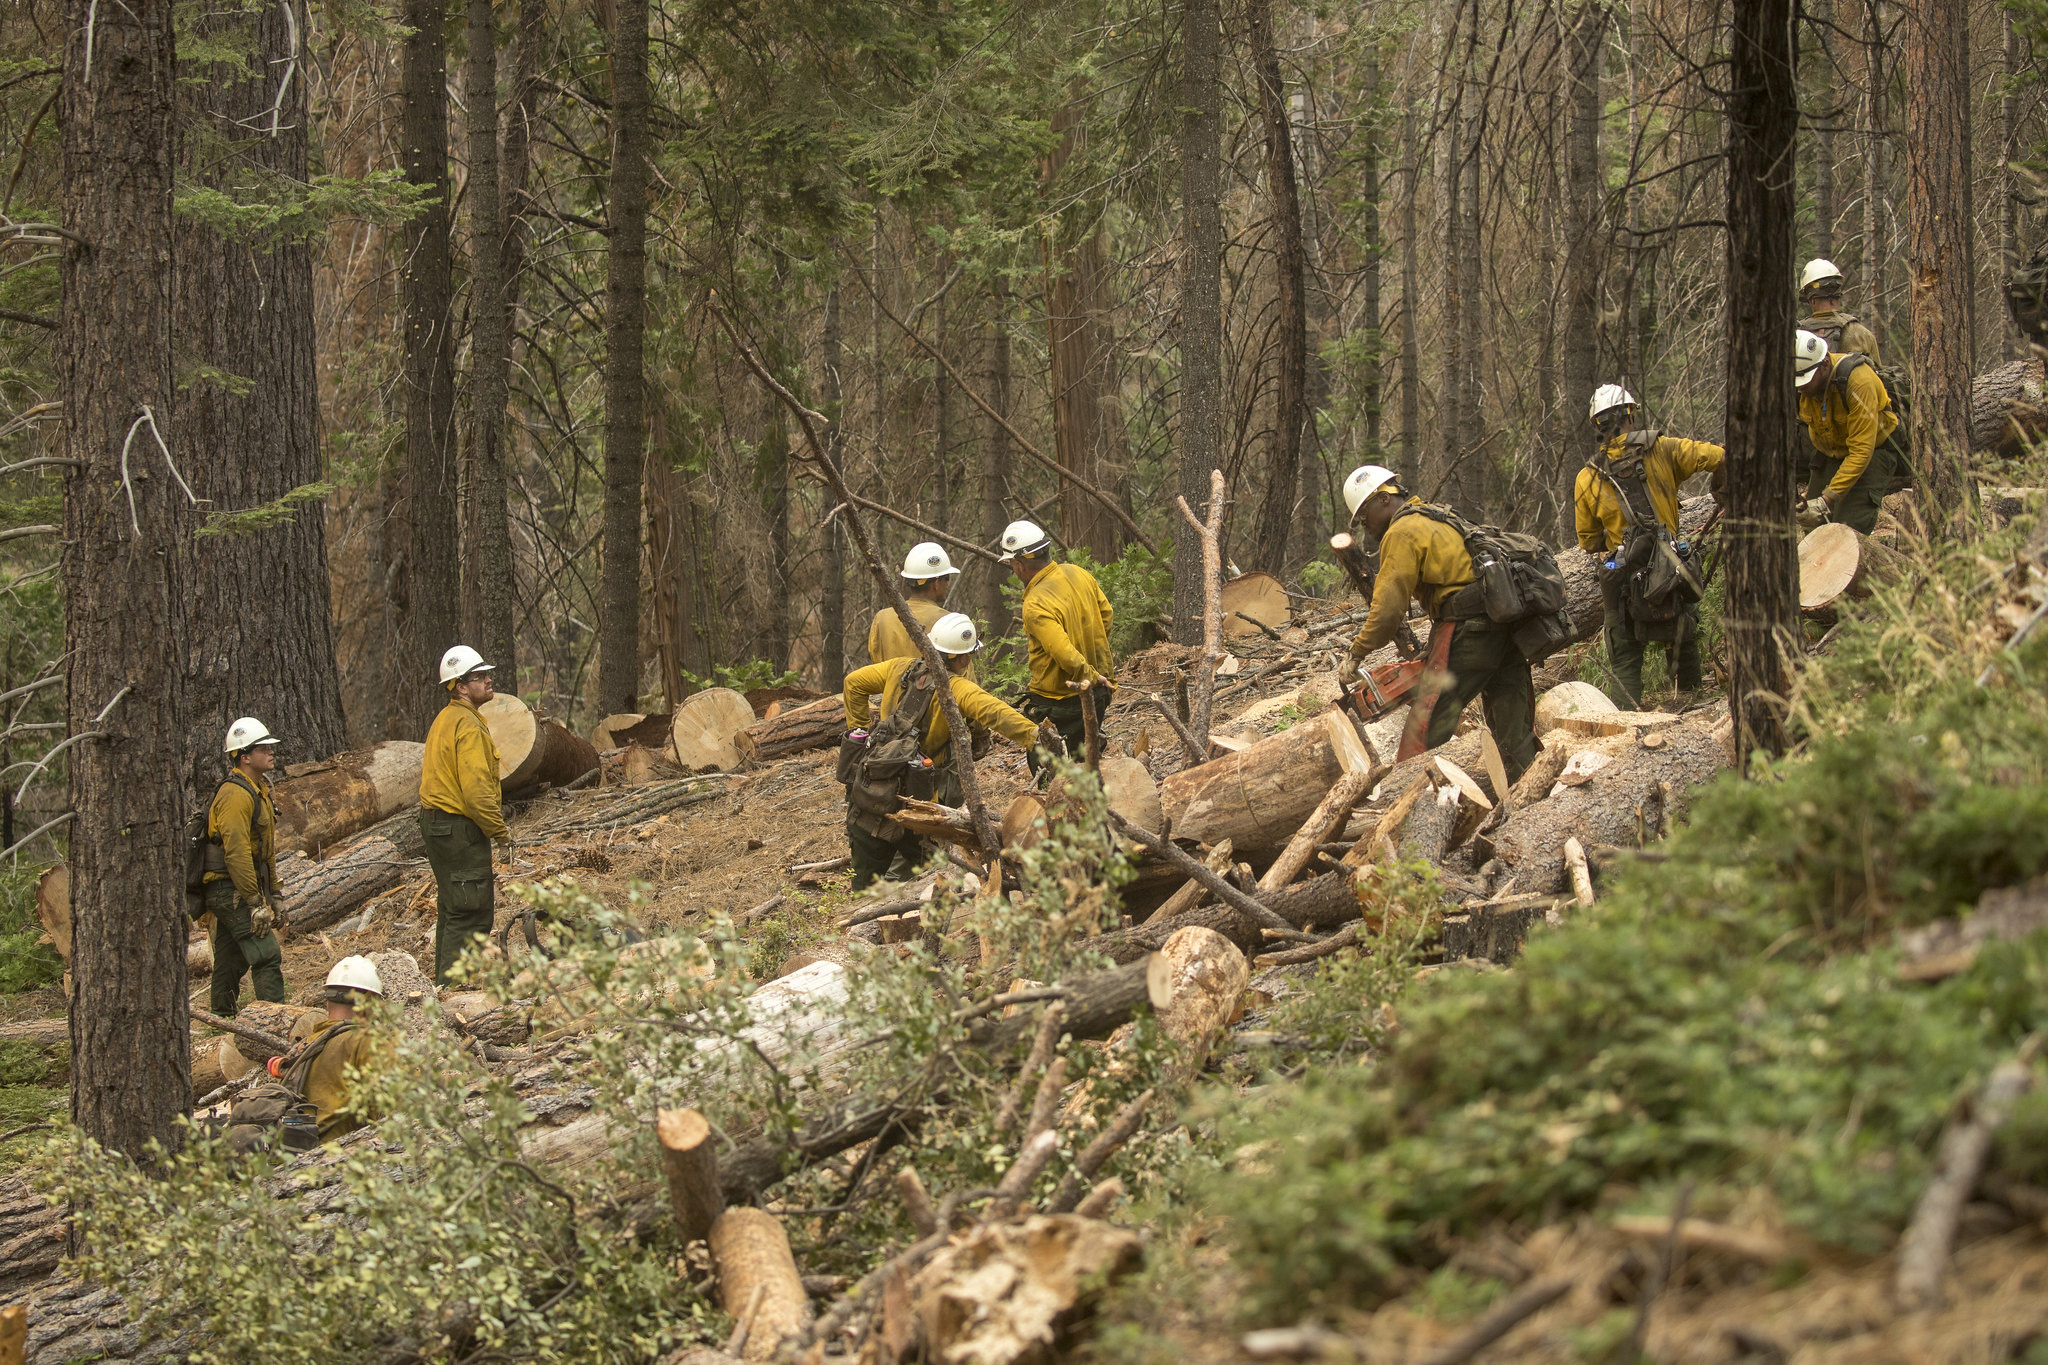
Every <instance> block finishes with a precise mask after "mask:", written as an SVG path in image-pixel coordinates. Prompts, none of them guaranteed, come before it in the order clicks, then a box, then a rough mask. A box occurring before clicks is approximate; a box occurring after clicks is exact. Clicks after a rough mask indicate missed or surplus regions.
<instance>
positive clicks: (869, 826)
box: [846, 759, 961, 891]
mask: <svg viewBox="0 0 2048 1365" xmlns="http://www.w3.org/2000/svg"><path fill="white" fill-rule="evenodd" d="M932 800H934V801H937V802H938V803H939V804H940V805H944V806H957V805H959V804H960V800H961V797H960V774H958V773H956V772H954V771H953V764H952V760H951V759H948V760H947V761H946V766H945V767H943V768H941V769H940V770H939V772H938V777H937V783H936V785H935V786H934V788H933V791H932ZM846 849H847V853H848V854H849V856H850V858H851V861H850V862H849V863H848V864H847V867H848V870H849V871H851V872H852V873H853V880H852V881H851V882H850V883H849V889H850V890H854V891H860V890H863V889H865V888H867V887H869V886H872V885H874V883H875V879H876V878H877V877H888V876H890V874H891V873H892V872H895V873H898V874H899V875H900V876H903V877H908V876H909V875H910V873H911V872H913V871H915V870H916V868H917V865H918V864H919V863H921V862H923V861H924V860H925V859H926V858H927V857H929V856H931V845H930V843H929V842H927V841H926V840H923V839H920V838H918V837H917V836H916V835H915V834H912V833H910V832H909V831H908V830H905V829H902V828H900V827H898V826H896V825H892V824H890V823H889V822H888V821H887V820H884V819H883V818H882V817H880V816H879V815H875V816H869V815H863V814H861V813H859V812H857V811H855V810H854V809H853V808H852V807H851V806H850V805H849V806H848V807H847V811H846Z"/></svg>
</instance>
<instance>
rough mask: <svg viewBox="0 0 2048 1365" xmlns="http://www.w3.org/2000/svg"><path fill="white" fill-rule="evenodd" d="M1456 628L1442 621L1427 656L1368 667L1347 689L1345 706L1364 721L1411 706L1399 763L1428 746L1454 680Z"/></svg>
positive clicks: (1433, 631) (1397, 754)
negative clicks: (1431, 723)
mask: <svg viewBox="0 0 2048 1365" xmlns="http://www.w3.org/2000/svg"><path fill="white" fill-rule="evenodd" d="M1453 629H1454V627H1453V625H1452V623H1451V622H1449V621H1438V622H1437V623H1436V624H1435V625H1434V626H1432V627H1431V628H1430V632H1429V651H1428V653H1427V655H1426V656H1425V657H1423V658H1420V659H1403V660H1401V661H1400V662H1399V663H1391V664H1381V665H1379V666H1378V667H1377V668H1368V669H1366V670H1365V671H1363V672H1362V673H1360V674H1359V675H1358V681H1357V683H1355V684H1354V685H1352V686H1351V687H1348V688H1346V689H1345V690H1344V703H1345V705H1347V706H1349V707H1350V708H1351V711H1352V714H1353V715H1355V716H1357V717H1358V718H1359V720H1361V721H1364V722H1371V721H1375V720H1378V719H1380V718H1381V717H1382V716H1385V715H1387V714H1388V713H1389V712H1391V711H1393V710H1394V709H1395V708H1396V707H1399V706H1402V705H1406V706H1407V707H1408V724H1407V725H1405V726H1403V727H1402V730H1401V746H1400V748H1399V749H1398V750H1396V752H1395V755H1394V758H1395V761H1396V762H1399V761H1401V760H1402V759H1408V758H1413V757H1415V755H1417V754H1419V753H1421V752H1422V751H1423V750H1424V749H1425V748H1427V747H1428V743H1427V736H1428V733H1429V721H1430V717H1431V716H1432V715H1433V714H1434V713H1435V711H1436V700H1437V697H1438V696H1440V695H1441V694H1442V692H1443V690H1444V685H1445V683H1447V682H1449V681H1450V674H1449V672H1448V668H1449V665H1450V652H1451V632H1452V630H1453Z"/></svg>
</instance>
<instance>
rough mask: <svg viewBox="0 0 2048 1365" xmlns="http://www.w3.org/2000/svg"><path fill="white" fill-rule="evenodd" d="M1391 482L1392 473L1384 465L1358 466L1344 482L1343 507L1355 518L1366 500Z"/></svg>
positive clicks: (1392, 478)
mask: <svg viewBox="0 0 2048 1365" xmlns="http://www.w3.org/2000/svg"><path fill="white" fill-rule="evenodd" d="M1393 481H1394V471H1393V470H1391V469H1389V468H1387V467H1386V466H1385V465H1378V464H1362V465H1360V466H1359V467H1358V468H1356V469H1354V470H1352V471H1351V474H1350V477H1348V478H1346V479H1345V480H1344V506H1345V507H1347V508H1349V509H1350V512H1351V515H1352V516H1354V517H1355V516H1357V515H1358V509H1359V508H1361V507H1363V506H1364V505H1365V500H1366V499H1367V498H1369V497H1371V496H1372V495H1373V494H1375V493H1377V492H1379V491H1380V489H1382V488H1384V487H1385V486H1386V485H1388V484H1390V483H1392V482H1393Z"/></svg>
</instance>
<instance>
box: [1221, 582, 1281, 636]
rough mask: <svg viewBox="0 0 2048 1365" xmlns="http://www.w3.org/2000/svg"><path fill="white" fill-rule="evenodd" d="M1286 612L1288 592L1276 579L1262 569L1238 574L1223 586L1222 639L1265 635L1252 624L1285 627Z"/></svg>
mask: <svg viewBox="0 0 2048 1365" xmlns="http://www.w3.org/2000/svg"><path fill="white" fill-rule="evenodd" d="M1289 611H1290V607H1289V603H1288V598H1287V589H1286V588H1285V587H1284V586H1283V585H1282V584H1281V582H1280V580H1279V579H1277V578H1275V577H1273V575H1271V574H1269V573H1267V572H1266V571H1265V570H1263V569H1253V570H1252V571H1251V572H1250V573H1244V574H1239V575H1238V576H1237V577H1236V578H1233V579H1231V580H1230V581H1229V582H1228V583H1225V584H1224V585H1223V638H1224V639H1226V640H1235V639H1237V638H1239V637H1240V636H1245V635H1262V634H1264V632H1263V631H1261V630H1260V629H1259V627H1258V626H1255V625H1253V624H1252V621H1257V622H1259V623H1260V624H1261V625H1266V626H1270V627H1272V628H1273V629H1274V630H1279V629H1281V628H1282V627H1283V626H1285V625H1286V624H1287V619H1288V615H1289ZM1240 612H1241V613H1243V615H1240V614H1239V613H1240ZM1246 616H1249V617H1251V618H1252V619H1251V621H1247V620H1245V619H1244V618H1245V617H1246Z"/></svg>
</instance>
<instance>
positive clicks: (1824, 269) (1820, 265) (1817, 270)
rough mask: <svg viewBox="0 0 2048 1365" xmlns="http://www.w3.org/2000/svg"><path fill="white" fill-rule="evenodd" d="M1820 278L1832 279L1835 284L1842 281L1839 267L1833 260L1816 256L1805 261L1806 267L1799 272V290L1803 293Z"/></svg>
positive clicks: (1818, 281) (1819, 280) (1820, 279)
mask: <svg viewBox="0 0 2048 1365" xmlns="http://www.w3.org/2000/svg"><path fill="white" fill-rule="evenodd" d="M1822 280H1833V281H1834V282H1835V283H1836V284H1840V283H1841V282H1842V272H1841V269H1840V267H1838V266H1837V265H1836V264H1835V263H1834V262H1833V261H1830V260H1828V259H1826V258H1825V257H1821V256H1816V257H1814V258H1813V259H1812V260H1810V261H1808V262H1807V263H1806V269H1804V270H1802V271H1800V272H1799V292H1800V293H1802V294H1804V293H1805V292H1806V291H1807V290H1808V289H1810V288H1812V287H1813V286H1814V285H1816V284H1819V283H1820V282H1821V281H1822Z"/></svg>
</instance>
